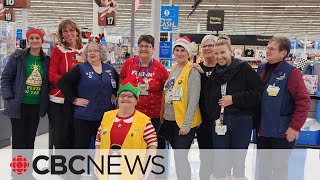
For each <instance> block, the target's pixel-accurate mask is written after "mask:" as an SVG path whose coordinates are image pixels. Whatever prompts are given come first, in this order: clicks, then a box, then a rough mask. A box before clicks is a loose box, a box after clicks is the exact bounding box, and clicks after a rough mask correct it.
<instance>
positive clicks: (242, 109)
mask: <svg viewBox="0 0 320 180" xmlns="http://www.w3.org/2000/svg"><path fill="white" fill-rule="evenodd" d="M213 51H214V57H215V58H216V61H217V63H218V64H217V65H216V70H215V71H213V72H212V74H211V76H209V78H208V80H207V81H206V82H207V84H208V85H207V86H206V89H203V93H204V94H205V97H206V101H205V102H207V103H209V104H211V106H210V107H209V108H210V112H211V113H210V114H208V115H209V116H208V117H206V118H208V119H210V120H211V121H213V126H212V127H213V130H212V137H213V144H212V145H213V149H215V150H214V151H213V153H214V154H213V157H214V165H213V167H214V170H213V175H212V177H211V179H229V176H230V175H231V171H233V174H232V176H231V177H230V178H231V179H232V180H233V179H247V178H246V177H245V158H246V153H247V148H248V146H249V143H250V137H251V131H252V125H253V124H252V123H253V122H252V115H253V112H254V108H255V107H256V106H257V105H259V104H260V98H261V93H262V89H263V85H262V82H261V80H260V78H259V76H258V75H257V73H256V72H255V71H254V70H253V69H252V68H251V67H250V65H249V64H248V63H246V62H243V61H241V60H239V59H235V58H233V57H232V52H231V41H230V38H229V37H228V36H224V35H222V36H219V37H218V40H217V42H216V43H215V46H214V49H213ZM207 108H208V107H207ZM227 149H233V150H232V151H228V150H227ZM235 149H238V150H235ZM232 169H233V170H232Z"/></svg>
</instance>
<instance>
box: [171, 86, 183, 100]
mask: <svg viewBox="0 0 320 180" xmlns="http://www.w3.org/2000/svg"><path fill="white" fill-rule="evenodd" d="M182 95H183V90H182V88H173V89H172V100H173V101H181V100H182Z"/></svg>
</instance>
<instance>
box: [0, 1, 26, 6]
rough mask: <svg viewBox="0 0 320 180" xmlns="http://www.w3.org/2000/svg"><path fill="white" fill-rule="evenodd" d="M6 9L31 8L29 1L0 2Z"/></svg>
mask: <svg viewBox="0 0 320 180" xmlns="http://www.w3.org/2000/svg"><path fill="white" fill-rule="evenodd" d="M1 1H2V4H4V7H8V8H31V0H0V3H1Z"/></svg>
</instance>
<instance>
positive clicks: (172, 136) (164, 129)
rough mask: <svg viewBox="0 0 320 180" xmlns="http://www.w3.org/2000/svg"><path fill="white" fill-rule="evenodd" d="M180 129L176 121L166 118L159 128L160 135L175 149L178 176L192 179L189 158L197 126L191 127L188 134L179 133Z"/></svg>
mask: <svg viewBox="0 0 320 180" xmlns="http://www.w3.org/2000/svg"><path fill="white" fill-rule="evenodd" d="M179 130H180V128H179V126H178V125H177V123H176V121H167V120H164V122H163V123H162V125H161V128H160V130H159V136H162V137H164V138H165V139H166V140H167V141H169V143H170V145H171V146H172V148H173V149H174V150H175V152H174V159H175V166H176V173H177V178H178V179H179V180H180V179H183V180H188V179H189V180H191V167H190V163H189V160H188V153H189V150H190V147H191V143H192V141H193V139H194V136H195V133H196V130H197V128H191V129H190V132H189V133H188V134H186V135H179Z"/></svg>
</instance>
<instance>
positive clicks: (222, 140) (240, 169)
mask: <svg viewBox="0 0 320 180" xmlns="http://www.w3.org/2000/svg"><path fill="white" fill-rule="evenodd" d="M223 124H224V125H226V126H227V132H226V134H225V135H218V134H217V133H216V132H215V123H214V124H213V126H212V127H213V130H212V142H213V149H214V154H213V157H214V165H213V167H214V170H213V173H214V176H215V177H217V178H221V177H225V176H227V175H228V176H229V175H231V170H232V168H233V175H234V176H237V177H242V176H245V174H244V173H245V159H246V154H247V149H248V146H249V143H250V138H251V132H252V116H250V115H225V116H224V122H223ZM231 149H232V150H231Z"/></svg>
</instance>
